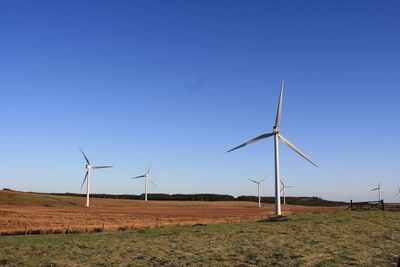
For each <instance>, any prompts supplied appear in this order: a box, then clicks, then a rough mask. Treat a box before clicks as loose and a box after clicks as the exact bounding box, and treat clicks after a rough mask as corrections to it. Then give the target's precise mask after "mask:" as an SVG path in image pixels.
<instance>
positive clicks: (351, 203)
mask: <svg viewBox="0 0 400 267" xmlns="http://www.w3.org/2000/svg"><path fill="white" fill-rule="evenodd" d="M350 210H353V200H352V199H350Z"/></svg>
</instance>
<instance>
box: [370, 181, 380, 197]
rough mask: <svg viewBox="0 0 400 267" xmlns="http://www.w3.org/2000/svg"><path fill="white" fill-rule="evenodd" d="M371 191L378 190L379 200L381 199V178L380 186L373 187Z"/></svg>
mask: <svg viewBox="0 0 400 267" xmlns="http://www.w3.org/2000/svg"><path fill="white" fill-rule="evenodd" d="M371 191H378V201H381V180H379V184H378V187H376V188H374V189H371Z"/></svg>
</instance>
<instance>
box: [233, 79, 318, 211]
mask: <svg viewBox="0 0 400 267" xmlns="http://www.w3.org/2000/svg"><path fill="white" fill-rule="evenodd" d="M283 83H284V81H282V85H281V91H280V95H279V103H278V110H277V112H276V120H275V125H274V126H273V131H272V133H267V134H262V135H260V136H258V137H256V138H254V139H251V140H250V141H248V142H246V143H243V144H241V145H239V146H237V147H235V148H232V149H231V150H228V151H227V152H231V151H233V150H236V149H238V148H241V147H244V146H247V145H250V144H252V143H255V142H257V141H260V140H262V139H265V138H268V137H270V136H274V143H275V215H276V216H280V215H282V212H281V202H280V192H281V190H280V185H281V182H280V176H279V172H280V167H279V142H278V139H279V140H281V141H282V142H283V143H284V144H285V145H287V146H288V147H289V148H290V149H292V150H293V151H294V152H296V153H297V154H299V155H300V156H302V157H303V158H305V159H306V160H308V161H309V162H310V163H311V164H313V165H315V166H316V167H318V166H317V164H315V163H314V162H313V161H312V160H311V159H309V158H308V157H307V156H306V155H305V154H304V153H303V152H301V151H300V150H299V149H298V148H297V147H295V146H294V145H293V144H292V143H290V142H289V141H288V140H287V139H286V138H284V137H283V136H282V135H281V134H280V133H279V131H280V129H279V127H280V124H281V113H282V96H283Z"/></svg>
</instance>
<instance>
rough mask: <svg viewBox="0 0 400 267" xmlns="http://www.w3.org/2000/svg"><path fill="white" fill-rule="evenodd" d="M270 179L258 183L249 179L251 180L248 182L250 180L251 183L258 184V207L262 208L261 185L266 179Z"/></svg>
mask: <svg viewBox="0 0 400 267" xmlns="http://www.w3.org/2000/svg"><path fill="white" fill-rule="evenodd" d="M267 178H268V177H265V178H264V179H262V180H260V181H256V180H253V179H249V178H247V180H249V181H251V182H253V183H256V184H257V192H258V207H259V208H261V195H260V184H261V183H262V182H264V181H265V179H267Z"/></svg>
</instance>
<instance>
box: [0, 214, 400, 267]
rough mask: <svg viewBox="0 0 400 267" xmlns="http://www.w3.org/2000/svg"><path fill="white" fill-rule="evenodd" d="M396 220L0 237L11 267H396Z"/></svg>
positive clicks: (332, 219)
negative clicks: (261, 266)
mask: <svg viewBox="0 0 400 267" xmlns="http://www.w3.org/2000/svg"><path fill="white" fill-rule="evenodd" d="M399 240H400V213H396V212H382V211H362V212H350V211H346V212H336V213H318V214H302V215H293V216H289V217H285V218H283V219H280V220H267V221H265V222H256V223H237V224H220V225H207V226H192V227H170V228H160V229H144V230H135V231H125V232H110V233H94V234H76V235H37V236H4V237H0V264H3V265H6V266H7V265H9V266H16V265H24V266H148V265H171V266H177V265H178V266H179V265H212V266H214V265H216V266H232V265H234V266H256V265H276V266H299V265H300V266H343V265H356V266H396V262H397V261H398V259H399V256H400V242H399Z"/></svg>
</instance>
